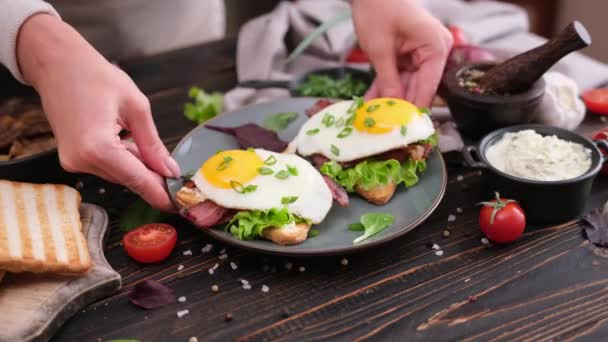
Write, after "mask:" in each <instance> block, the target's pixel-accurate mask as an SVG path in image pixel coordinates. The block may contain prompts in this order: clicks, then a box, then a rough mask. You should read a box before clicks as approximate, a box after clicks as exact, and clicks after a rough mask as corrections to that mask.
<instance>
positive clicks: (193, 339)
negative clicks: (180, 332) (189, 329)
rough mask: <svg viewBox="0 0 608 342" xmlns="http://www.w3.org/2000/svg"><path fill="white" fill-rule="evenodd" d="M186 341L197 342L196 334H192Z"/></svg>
mask: <svg viewBox="0 0 608 342" xmlns="http://www.w3.org/2000/svg"><path fill="white" fill-rule="evenodd" d="M188 342H198V338H197V337H196V336H192V337H190V339H188Z"/></svg>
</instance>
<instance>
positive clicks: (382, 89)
mask: <svg viewBox="0 0 608 342" xmlns="http://www.w3.org/2000/svg"><path fill="white" fill-rule="evenodd" d="M374 50H376V51H377V52H375V51H370V57H369V58H370V61H371V62H372V64H373V66H374V69H375V70H376V79H375V81H374V83H375V85H376V87H377V89H376V94H377V95H378V96H381V97H396V98H403V96H404V94H403V85H402V84H401V79H400V77H399V69H398V68H397V60H396V58H397V55H396V52H392V51H395V49H394V48H392V47H391V48H390V49H385V48H378V47H376V48H375V49H374Z"/></svg>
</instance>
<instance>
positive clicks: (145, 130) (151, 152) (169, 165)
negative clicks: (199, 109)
mask: <svg viewBox="0 0 608 342" xmlns="http://www.w3.org/2000/svg"><path fill="white" fill-rule="evenodd" d="M121 114H122V116H123V118H125V121H126V126H127V127H126V128H127V129H128V130H129V131H130V132H131V134H132V135H133V139H134V140H135V144H136V145H137V148H138V150H139V152H140V153H141V157H142V159H143V161H144V163H145V164H146V166H147V167H149V168H150V169H152V170H154V171H156V172H157V173H159V174H161V175H163V176H165V177H169V178H178V177H179V176H180V175H181V172H180V169H179V165H177V162H175V160H174V159H173V158H172V157H171V156H170V155H169V151H167V148H166V147H165V145H164V144H163V142H162V140H161V139H160V137H159V136H158V131H157V130H156V126H155V125H154V120H153V119H152V113H151V110H150V102H149V101H148V99H147V98H146V97H145V96H144V95H143V94H141V95H140V96H139V97H136V98H135V99H132V100H131V101H130V102H129V103H128V104H127V107H126V108H125V110H124V113H121Z"/></svg>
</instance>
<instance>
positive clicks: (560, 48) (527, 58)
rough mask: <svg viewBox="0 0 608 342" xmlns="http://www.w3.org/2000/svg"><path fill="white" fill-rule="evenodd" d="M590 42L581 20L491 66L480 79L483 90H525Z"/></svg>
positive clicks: (512, 91) (498, 92) (494, 91)
mask: <svg viewBox="0 0 608 342" xmlns="http://www.w3.org/2000/svg"><path fill="white" fill-rule="evenodd" d="M589 44H591V36H590V35H589V33H588V32H587V29H585V27H584V26H583V24H581V23H580V22H578V21H574V22H572V23H570V24H569V25H568V26H567V27H566V28H565V29H564V30H563V31H562V32H560V33H559V34H558V35H557V36H555V37H554V38H553V39H551V40H549V41H548V42H546V43H545V44H543V45H541V46H539V47H536V48H534V49H532V50H529V51H527V52H524V53H522V54H519V55H517V56H515V57H512V58H510V59H508V60H506V61H505V62H503V63H501V64H498V65H496V66H494V67H492V68H491V69H490V70H488V71H487V72H486V74H485V75H484V76H483V77H482V78H481V79H480V80H479V85H480V88H481V89H483V90H484V92H486V93H487V92H490V93H496V94H507V93H511V94H514V93H519V92H523V91H525V90H527V89H529V88H530V86H532V84H534V82H536V81H537V80H538V79H539V78H540V77H541V76H542V75H543V74H544V73H545V72H546V71H547V70H549V68H551V67H552V66H553V65H554V64H555V63H557V62H558V61H559V60H560V59H562V58H563V57H564V56H566V55H567V54H569V53H571V52H574V51H576V50H580V49H582V48H584V47H587V46H589Z"/></svg>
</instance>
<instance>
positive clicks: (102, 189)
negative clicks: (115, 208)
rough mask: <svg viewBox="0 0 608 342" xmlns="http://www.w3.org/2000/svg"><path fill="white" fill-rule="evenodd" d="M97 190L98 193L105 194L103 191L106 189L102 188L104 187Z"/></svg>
mask: <svg viewBox="0 0 608 342" xmlns="http://www.w3.org/2000/svg"><path fill="white" fill-rule="evenodd" d="M97 192H98V193H99V194H100V195H103V194H105V193H106V189H104V188H99V189H98V190H97Z"/></svg>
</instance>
